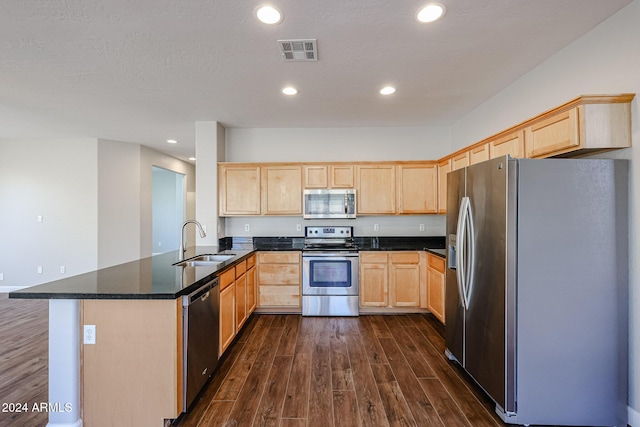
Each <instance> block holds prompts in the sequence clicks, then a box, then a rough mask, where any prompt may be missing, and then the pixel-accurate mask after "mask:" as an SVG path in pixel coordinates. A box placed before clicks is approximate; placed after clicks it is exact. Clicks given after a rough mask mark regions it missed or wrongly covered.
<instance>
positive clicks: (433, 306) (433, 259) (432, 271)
mask: <svg viewBox="0 0 640 427" xmlns="http://www.w3.org/2000/svg"><path fill="white" fill-rule="evenodd" d="M428 263H429V266H428V268H427V308H428V309H429V311H431V313H433V315H434V316H435V317H437V318H438V319H439V320H440V321H441V322H442V323H444V307H445V305H444V295H445V293H444V292H445V290H444V287H445V276H444V259H443V258H439V257H437V256H435V255H431V254H429V255H428Z"/></svg>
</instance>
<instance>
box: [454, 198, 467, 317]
mask: <svg viewBox="0 0 640 427" xmlns="http://www.w3.org/2000/svg"><path fill="white" fill-rule="evenodd" d="M468 205H469V198H468V197H463V198H462V199H461V200H460V210H459V211H458V224H457V230H456V233H457V239H456V246H457V249H458V250H457V251H456V257H457V259H456V266H457V268H456V278H457V279H458V280H457V282H458V293H459V294H460V300H461V301H462V307H463V308H464V309H465V310H466V309H467V307H468V305H467V292H466V280H467V277H466V266H467V261H466V258H467V253H466V248H467V244H466V240H467V236H466V233H467V215H468V212H469V210H468Z"/></svg>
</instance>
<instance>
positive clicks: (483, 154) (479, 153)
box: [469, 144, 490, 165]
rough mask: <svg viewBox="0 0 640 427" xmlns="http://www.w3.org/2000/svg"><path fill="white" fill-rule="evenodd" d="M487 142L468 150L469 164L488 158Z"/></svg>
mask: <svg viewBox="0 0 640 427" xmlns="http://www.w3.org/2000/svg"><path fill="white" fill-rule="evenodd" d="M489 157H490V156H489V144H482V145H479V146H477V147H473V148H471V150H469V164H470V165H475V164H476V163H480V162H484V161H485V160H489Z"/></svg>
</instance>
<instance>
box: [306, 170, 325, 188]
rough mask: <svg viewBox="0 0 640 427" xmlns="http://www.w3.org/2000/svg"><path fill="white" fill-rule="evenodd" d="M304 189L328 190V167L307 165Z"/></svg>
mask: <svg viewBox="0 0 640 427" xmlns="http://www.w3.org/2000/svg"><path fill="white" fill-rule="evenodd" d="M302 170H303V172H304V188H328V187H329V179H328V171H327V166H325V165H305V166H303V168H302Z"/></svg>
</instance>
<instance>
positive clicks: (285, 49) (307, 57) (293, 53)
mask: <svg viewBox="0 0 640 427" xmlns="http://www.w3.org/2000/svg"><path fill="white" fill-rule="evenodd" d="M278 46H280V52H281V53H282V57H283V58H284V60H285V61H317V60H318V44H317V42H316V39H296V40H278Z"/></svg>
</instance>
